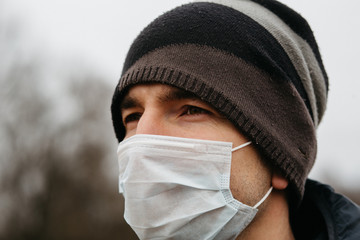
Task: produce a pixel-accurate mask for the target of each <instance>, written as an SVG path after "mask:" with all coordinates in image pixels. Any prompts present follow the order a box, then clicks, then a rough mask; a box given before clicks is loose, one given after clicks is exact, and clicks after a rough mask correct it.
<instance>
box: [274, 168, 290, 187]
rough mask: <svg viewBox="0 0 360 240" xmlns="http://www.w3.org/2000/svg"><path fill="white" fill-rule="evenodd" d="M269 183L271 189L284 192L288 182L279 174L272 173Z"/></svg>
mask: <svg viewBox="0 0 360 240" xmlns="http://www.w3.org/2000/svg"><path fill="white" fill-rule="evenodd" d="M271 183H272V186H273V188H275V189H277V190H284V189H285V188H286V187H287V186H288V184H289V181H288V180H287V179H286V178H285V177H283V176H282V175H281V174H280V173H278V172H276V171H274V172H273V175H272V178H271Z"/></svg>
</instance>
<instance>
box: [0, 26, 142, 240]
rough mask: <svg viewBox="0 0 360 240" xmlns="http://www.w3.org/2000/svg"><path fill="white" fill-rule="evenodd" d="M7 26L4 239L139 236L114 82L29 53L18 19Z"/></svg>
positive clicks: (0, 206)
mask: <svg viewBox="0 0 360 240" xmlns="http://www.w3.org/2000/svg"><path fill="white" fill-rule="evenodd" d="M0 25H1V26H0V29H2V30H0V53H1V56H0V57H1V66H0V111H1V118H0V156H1V158H0V239H14V240H16V239H40V240H41V239H90V240H91V239H137V238H136V237H135V235H134V233H133V232H132V231H131V230H130V228H129V227H128V226H127V225H126V224H125V222H124V220H123V199H122V197H121V196H120V195H119V194H118V189H117V162H116V141H115V136H114V134H113V131H112V124H111V117H110V101H111V96H112V91H113V86H111V87H110V86H108V84H106V82H105V81H104V80H103V79H101V78H100V77H98V76H96V74H94V70H90V69H88V68H85V67H82V66H80V64H79V66H77V65H76V63H75V66H74V63H69V64H67V65H61V64H60V65H56V64H55V66H54V64H53V65H50V67H49V64H47V61H43V57H40V56H30V57H26V56H23V53H22V52H21V51H19V50H18V49H19V48H18V47H19V45H18V44H17V36H18V33H17V32H16V26H14V25H11V26H10V25H7V26H3V25H4V24H0ZM45 60H49V58H46V59H45ZM70 64H71V65H70ZM64 72H66V73H64Z"/></svg>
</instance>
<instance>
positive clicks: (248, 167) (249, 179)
mask: <svg viewBox="0 0 360 240" xmlns="http://www.w3.org/2000/svg"><path fill="white" fill-rule="evenodd" d="M239 151H240V152H234V153H233V159H232V162H231V175H230V189H231V192H232V194H233V196H234V198H235V199H237V200H239V201H240V202H242V203H244V204H247V205H250V206H254V205H255V204H256V203H257V202H258V201H259V200H260V199H261V198H262V197H263V195H264V194H265V193H266V192H267V191H268V189H269V188H270V183H271V172H270V169H269V168H268V167H267V166H266V165H265V164H264V163H263V162H262V160H261V158H260V156H259V154H258V153H257V152H256V150H255V149H254V148H253V147H248V148H244V149H240V150H239Z"/></svg>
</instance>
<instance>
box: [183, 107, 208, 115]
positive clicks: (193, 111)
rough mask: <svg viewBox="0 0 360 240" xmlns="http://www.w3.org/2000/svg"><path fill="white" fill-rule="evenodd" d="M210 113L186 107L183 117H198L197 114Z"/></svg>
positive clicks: (201, 109) (197, 108)
mask: <svg viewBox="0 0 360 240" xmlns="http://www.w3.org/2000/svg"><path fill="white" fill-rule="evenodd" d="M208 113H209V111H207V110H205V109H203V108H200V107H195V106H186V109H185V111H184V113H183V115H197V114H208Z"/></svg>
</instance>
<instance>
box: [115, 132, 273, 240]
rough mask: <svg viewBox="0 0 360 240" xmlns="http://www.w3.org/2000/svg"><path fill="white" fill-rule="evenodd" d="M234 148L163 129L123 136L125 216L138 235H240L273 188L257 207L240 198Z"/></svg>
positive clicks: (121, 162)
mask: <svg viewBox="0 0 360 240" xmlns="http://www.w3.org/2000/svg"><path fill="white" fill-rule="evenodd" d="M249 144H250V142H249V143H246V144H243V145H241V146H239V147H237V148H235V149H233V151H235V150H238V149H240V148H242V147H245V146H247V145H249ZM231 148H232V143H228V142H216V141H207V140H198V139H190V138H178V137H168V136H158V135H135V136H133V137H131V138H129V139H127V140H124V141H123V142H121V143H120V144H119V148H118V159H119V168H120V175H119V188H120V193H122V194H123V195H124V198H125V214H124V217H125V220H126V221H127V223H128V224H129V225H130V226H131V227H132V228H133V230H134V231H135V232H136V234H137V235H138V237H139V238H140V239H189V240H190V239H194V240H195V239H196V240H199V239H235V238H236V237H237V236H238V235H239V234H240V233H241V231H242V230H244V228H245V227H246V226H247V225H248V224H249V223H250V222H251V221H252V220H253V218H254V216H255V214H256V212H257V207H258V206H259V205H260V204H261V203H262V202H263V201H264V200H265V199H266V198H267V196H268V195H269V194H270V192H271V190H272V188H270V190H269V191H268V192H267V194H266V195H265V196H264V198H263V199H261V200H260V201H259V203H258V204H256V205H255V206H254V207H251V206H247V205H245V204H243V203H241V202H239V201H238V200H236V199H234V198H233V196H232V194H231V191H230V166H231V153H232V149H231Z"/></svg>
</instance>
